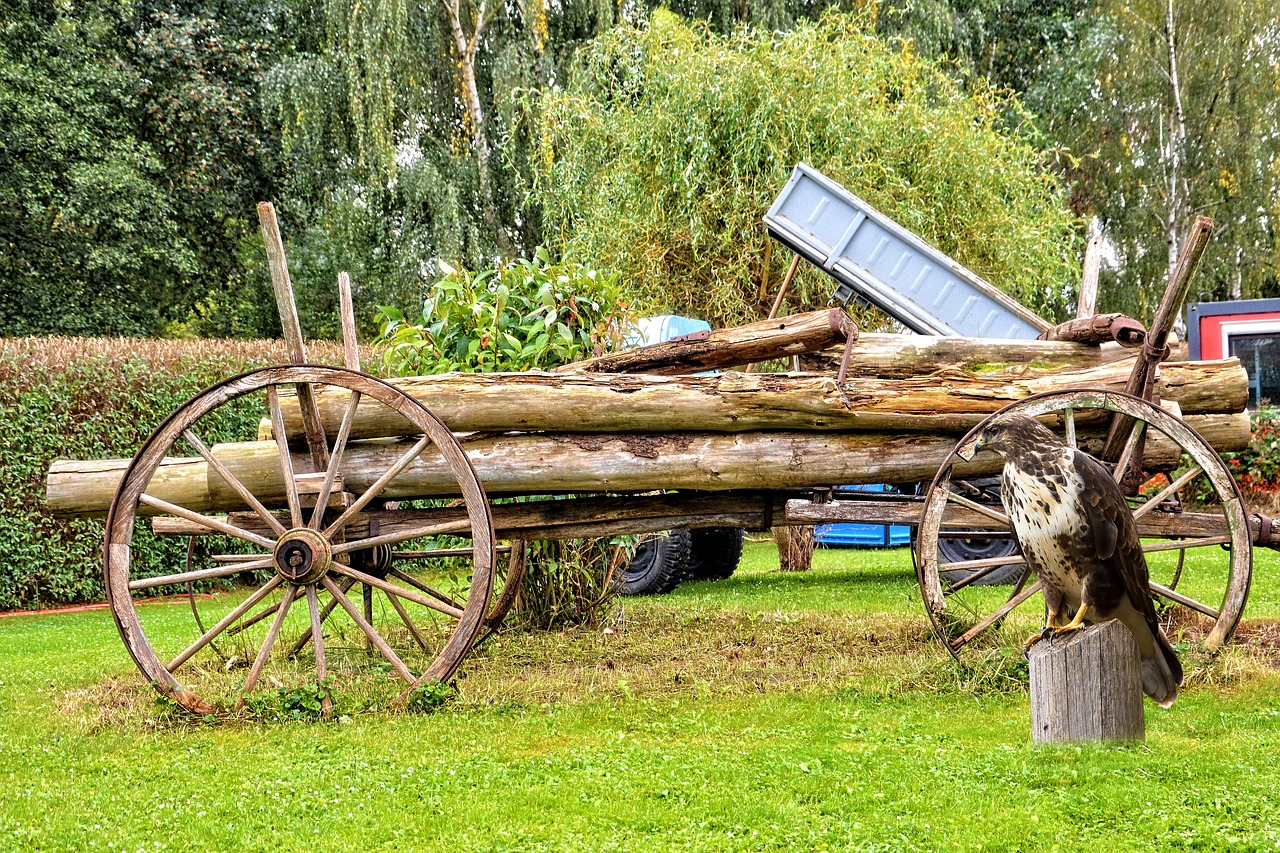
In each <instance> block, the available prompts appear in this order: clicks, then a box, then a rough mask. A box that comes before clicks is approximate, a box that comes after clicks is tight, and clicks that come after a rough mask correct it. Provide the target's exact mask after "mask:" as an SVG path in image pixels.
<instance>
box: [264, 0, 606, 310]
mask: <svg viewBox="0 0 1280 853" xmlns="http://www.w3.org/2000/svg"><path fill="white" fill-rule="evenodd" d="M292 17H293V20H294V21H295V23H296V24H297V27H298V29H297V36H296V39H297V50H296V51H295V52H294V53H293V55H291V56H290V57H288V58H287V59H286V60H285V61H282V62H281V63H279V64H278V65H277V66H276V68H275V69H273V71H272V73H271V75H270V78H271V79H270V81H269V85H268V87H267V88H268V92H269V97H270V99H271V101H272V103H273V105H274V108H275V110H276V113H277V115H278V116H279V118H280V120H281V125H282V127H283V131H284V132H283V143H284V147H285V151H286V154H287V155H288V156H289V157H291V158H292V159H291V163H292V168H291V169H290V174H289V182H290V183H289V191H288V192H287V193H286V197H285V198H284V199H282V200H281V201H282V204H281V208H282V211H283V213H284V214H285V216H286V217H287V218H292V220H293V222H292V223H288V222H286V225H292V227H287V228H286V233H287V234H290V235H293V239H291V241H290V246H289V250H290V257H291V258H292V259H295V260H296V262H297V267H298V269H297V270H295V278H296V279H297V280H298V283H299V288H300V290H301V291H302V294H300V296H301V297H302V299H303V301H305V302H308V303H309V304H308V309H304V310H311V308H312V307H313V306H319V309H318V310H319V312H320V313H322V314H323V315H324V316H325V317H332V316H333V312H332V310H331V305H330V304H329V301H330V300H331V298H332V297H331V295H330V294H331V293H332V291H333V277H334V273H335V272H336V271H337V269H338V268H340V267H349V268H350V269H351V271H352V272H353V277H354V280H355V282H356V287H357V290H356V298H357V300H358V301H359V302H362V303H363V304H364V305H366V306H367V305H369V304H371V303H376V302H382V303H384V304H401V305H406V304H412V303H413V302H414V301H416V299H417V297H418V296H419V295H420V293H419V291H420V289H421V287H422V286H423V284H424V283H425V282H428V281H431V280H433V279H434V277H435V275H436V272H437V269H436V262H437V260H438V259H444V260H447V261H449V262H451V263H453V264H459V263H460V264H461V265H464V266H467V267H470V268H479V267H482V266H487V265H488V263H489V262H490V261H491V260H492V259H493V258H494V257H495V256H496V255H503V254H512V253H523V252H526V251H529V250H531V249H532V248H533V247H535V246H536V245H537V244H538V242H539V240H540V236H541V235H540V231H539V220H538V218H537V216H531V215H528V214H527V213H526V212H525V211H524V210H523V209H522V206H521V205H522V202H523V198H524V179H523V177H522V169H523V159H524V154H523V151H524V143H523V138H522V136H521V133H520V128H519V125H518V121H519V117H520V116H519V113H518V112H517V110H516V107H515V106H514V105H513V102H512V100H511V98H510V96H511V94H512V93H513V92H516V91H518V90H521V89H525V88H537V87H540V86H545V85H549V84H550V83H551V81H553V80H554V79H556V75H557V68H558V66H559V64H560V63H562V62H563V61H564V56H566V55H567V54H569V53H571V52H572V50H573V48H574V47H575V46H576V45H577V44H579V43H581V42H582V41H583V40H585V39H588V38H590V37H591V36H593V35H594V34H595V33H596V32H597V31H598V30H600V29H601V28H603V27H606V26H609V25H611V24H612V22H613V6H612V4H611V3H610V2H608V0H570V2H568V3H564V4H557V5H555V6H554V7H552V6H550V5H548V4H546V3H545V2H544V0H527V2H523V3H498V2H495V0H360V2H357V0H328V2H326V3H325V4H323V5H318V6H314V7H313V6H311V5H308V4H305V3H301V2H295V9H294V12H293V16H292ZM500 149H501V152H502V153H501V155H499V153H498V152H499V150H500ZM312 292H313V293H314V299H311V298H309V296H310V294H311V293H312ZM368 316H372V311H370V312H368ZM304 319H305V318H304ZM322 322H323V321H322ZM320 328H321V330H323V327H322V326H321V327H320Z"/></svg>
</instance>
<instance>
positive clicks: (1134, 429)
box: [1111, 420, 1147, 483]
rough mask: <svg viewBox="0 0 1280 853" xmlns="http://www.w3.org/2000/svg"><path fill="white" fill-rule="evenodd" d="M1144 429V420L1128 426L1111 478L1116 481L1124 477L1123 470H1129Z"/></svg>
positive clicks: (1145, 424) (1145, 429)
mask: <svg viewBox="0 0 1280 853" xmlns="http://www.w3.org/2000/svg"><path fill="white" fill-rule="evenodd" d="M1146 431H1147V423H1146V421H1138V420H1136V421H1134V422H1133V425H1132V426H1130V427H1129V437H1128V438H1127V439H1125V442H1124V449H1123V450H1121V451H1120V458H1119V459H1117V460H1116V467H1115V469H1114V470H1113V471H1112V472H1111V476H1112V479H1114V480H1115V481H1116V482H1117V483H1119V482H1120V481H1121V480H1123V479H1124V475H1125V472H1126V471H1127V470H1129V463H1130V461H1132V460H1133V454H1134V453H1135V452H1137V450H1138V443H1139V442H1140V441H1142V436H1143V433H1145V432H1146Z"/></svg>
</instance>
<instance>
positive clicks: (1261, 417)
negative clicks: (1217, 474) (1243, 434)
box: [1222, 403, 1280, 497]
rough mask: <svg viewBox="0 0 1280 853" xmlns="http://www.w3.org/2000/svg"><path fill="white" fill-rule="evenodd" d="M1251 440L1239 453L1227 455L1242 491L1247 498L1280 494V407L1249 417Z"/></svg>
mask: <svg viewBox="0 0 1280 853" xmlns="http://www.w3.org/2000/svg"><path fill="white" fill-rule="evenodd" d="M1249 425H1250V427H1251V429H1252V433H1253V434H1252V437H1251V438H1250V439H1249V446H1248V447H1247V448H1245V449H1244V450H1241V451H1239V452H1238V453H1224V454H1223V455H1222V458H1223V460H1224V461H1225V462H1226V463H1227V465H1228V466H1229V467H1230V468H1231V472H1232V474H1234V475H1235V478H1236V482H1237V483H1239V484H1240V489H1241V491H1243V492H1244V493H1245V495H1246V497H1247V496H1249V495H1257V494H1259V493H1271V494H1274V493H1276V492H1280V407H1277V406H1275V405H1274V404H1271V403H1266V404H1263V405H1261V406H1259V407H1258V408H1257V409H1256V410H1254V411H1253V412H1251V413H1250V414H1249Z"/></svg>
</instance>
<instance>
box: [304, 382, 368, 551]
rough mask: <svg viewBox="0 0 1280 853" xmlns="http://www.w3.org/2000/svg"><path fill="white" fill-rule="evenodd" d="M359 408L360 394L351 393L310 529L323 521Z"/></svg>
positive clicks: (312, 514) (317, 499) (316, 527)
mask: <svg viewBox="0 0 1280 853" xmlns="http://www.w3.org/2000/svg"><path fill="white" fill-rule="evenodd" d="M359 407H360V392H359V391H352V392H351V399H350V401H349V402H348V403H347V410H346V412H344V413H343V415H342V425H341V426H340V427H338V437H337V438H336V439H334V442H333V449H332V450H330V451H329V464H328V466H326V468H325V472H324V482H323V483H322V484H321V485H320V493H319V494H318V495H317V496H316V506H315V509H313V510H312V511H311V522H310V525H309V526H310V527H311V529H312V530H319V529H320V523H321V522H322V521H323V519H324V511H325V509H326V508H327V507H328V505H329V495H330V494H332V493H333V484H334V482H335V481H336V480H337V477H338V471H339V470H340V469H341V466H342V455H343V453H345V452H346V449H347V439H348V438H350V436H351V424H352V423H353V422H354V421H355V417H356V409H358V408H359Z"/></svg>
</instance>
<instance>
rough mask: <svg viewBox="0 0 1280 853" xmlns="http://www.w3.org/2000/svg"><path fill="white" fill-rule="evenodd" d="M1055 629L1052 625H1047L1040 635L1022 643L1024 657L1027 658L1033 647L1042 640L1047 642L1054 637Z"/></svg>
mask: <svg viewBox="0 0 1280 853" xmlns="http://www.w3.org/2000/svg"><path fill="white" fill-rule="evenodd" d="M1054 632H1055V629H1054V627H1053V626H1052V625H1045V626H1044V627H1043V628H1041V629H1040V633H1039V634H1032V635H1031V636H1030V637H1027V639H1026V640H1025V641H1023V643H1022V655H1023V657H1026V656H1027V655H1028V654H1030V652H1031V647H1032V646H1034V645H1035V644H1036V643H1038V642H1040V641H1041V640H1047V639H1049V638H1050V637H1052V636H1053V635H1054Z"/></svg>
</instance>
